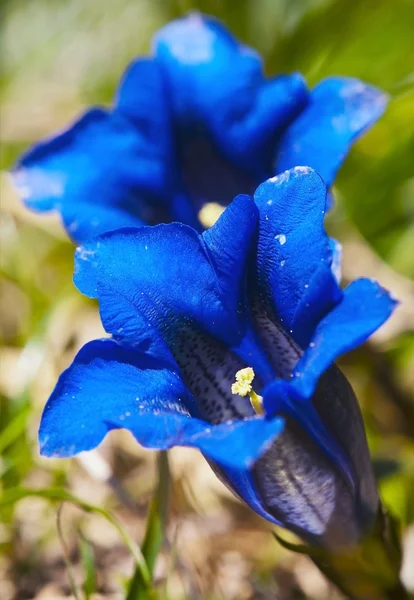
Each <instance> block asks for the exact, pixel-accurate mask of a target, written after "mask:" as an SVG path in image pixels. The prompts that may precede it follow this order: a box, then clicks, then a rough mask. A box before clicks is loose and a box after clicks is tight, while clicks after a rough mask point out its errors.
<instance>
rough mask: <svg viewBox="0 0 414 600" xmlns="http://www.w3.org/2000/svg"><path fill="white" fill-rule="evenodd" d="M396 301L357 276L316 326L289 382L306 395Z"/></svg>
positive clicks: (299, 392) (379, 325)
mask: <svg viewBox="0 0 414 600" xmlns="http://www.w3.org/2000/svg"><path fill="white" fill-rule="evenodd" d="M396 305H397V301H396V300H395V299H394V298H392V296H391V295H390V294H389V293H388V292H387V291H386V290H384V289H383V288H382V287H381V286H380V285H379V284H378V283H376V282H375V281H372V280H371V279H358V280H356V281H354V282H353V283H351V284H350V285H349V286H348V287H347V288H346V289H345V290H344V294H343V298H342V300H341V302H340V303H339V304H338V305H337V306H336V307H335V308H333V309H332V310H331V311H330V312H329V313H328V314H327V315H326V317H325V318H324V319H322V320H321V322H320V323H319V325H318V326H317V327H316V329H315V332H314V335H313V337H312V341H311V342H310V344H309V346H308V348H307V349H306V351H305V352H304V354H303V356H302V358H301V359H300V361H299V362H298V364H297V366H296V369H295V372H294V377H293V380H292V382H291V385H292V386H293V388H294V389H295V391H296V392H297V393H298V394H299V395H300V396H302V397H304V398H309V397H310V396H311V395H312V393H313V391H314V389H315V387H316V384H317V382H318V379H319V377H320V376H321V375H322V373H323V372H324V371H326V369H327V368H328V367H329V366H330V365H331V364H332V363H333V362H334V361H335V360H336V359H337V358H338V357H339V356H341V355H342V354H344V353H345V352H348V351H349V350H352V349H353V348H356V347H357V346H359V345H360V344H362V343H363V342H365V340H367V339H368V338H369V336H370V335H371V334H372V333H374V331H376V330H377V329H378V328H379V327H381V325H382V324H383V323H384V322H385V321H386V320H387V319H388V318H389V316H390V315H391V313H392V312H393V310H394V309H395V307H396Z"/></svg>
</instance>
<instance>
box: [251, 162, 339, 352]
mask: <svg viewBox="0 0 414 600" xmlns="http://www.w3.org/2000/svg"><path fill="white" fill-rule="evenodd" d="M325 195H326V188H325V185H324V183H323V181H322V180H321V178H320V177H319V175H318V174H317V173H316V172H315V171H313V170H312V169H309V168H307V167H297V168H295V169H292V170H290V171H286V173H283V174H282V175H279V176H278V177H274V178H272V179H269V180H268V181H266V182H265V183H263V184H262V185H260V186H259V188H258V189H257V191H256V194H255V201H256V203H257V206H258V207H259V214H260V231H259V239H258V249H257V272H256V279H257V281H256V284H251V286H252V285H257V286H258V288H259V291H260V293H261V294H262V295H263V296H264V297H265V298H266V299H267V302H268V303H269V304H270V305H271V308H272V309H273V310H274V311H275V313H276V316H277V317H279V319H280V321H281V323H282V325H283V327H284V329H285V331H287V332H289V333H290V334H291V336H292V337H293V339H294V340H295V341H296V342H297V343H298V344H299V345H300V346H302V347H305V346H306V345H307V343H308V341H309V339H310V337H311V335H312V332H313V330H314V328H315V327H316V325H317V323H318V322H319V321H320V319H321V318H322V317H323V315H324V314H326V312H328V310H330V309H331V308H332V307H333V306H335V304H336V303H337V302H338V301H339V300H340V298H341V294H342V292H341V290H340V288H339V287H338V284H337V281H336V278H335V276H334V274H333V272H332V247H331V240H330V239H329V238H328V236H327V235H326V232H325V229H324V213H325Z"/></svg>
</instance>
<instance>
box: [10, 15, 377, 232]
mask: <svg viewBox="0 0 414 600" xmlns="http://www.w3.org/2000/svg"><path fill="white" fill-rule="evenodd" d="M385 105H386V96H385V95H384V94H383V93H382V92H380V91H378V90H377V89H375V88H374V87H372V86H370V85H366V84H365V83H362V82H361V81H359V80H357V79H352V78H349V77H328V78H327V79H325V80H323V81H321V82H320V83H319V84H318V85H317V86H316V87H315V88H314V89H312V90H311V91H309V90H308V89H307V87H306V84H305V82H304V80H303V78H302V76H301V75H299V74H297V73H294V74H291V75H280V76H277V77H271V78H267V77H266V76H265V75H264V73H263V68H262V61H261V57H260V56H259V55H258V54H257V53H256V52H255V51H254V50H253V49H251V48H249V47H247V46H245V45H244V44H242V43H240V42H238V41H237V40H236V39H235V38H234V37H233V36H232V35H231V34H230V33H229V31H227V30H226V29H225V27H224V26H223V25H221V24H220V23H219V22H218V21H216V20H215V19H213V18H209V17H203V16H201V15H198V14H191V15H189V16H187V17H185V18H181V19H178V20H176V21H173V22H171V23H169V24H168V25H166V26H165V27H164V28H162V29H161V30H160V31H159V32H158V33H157V34H156V35H155V37H154V40H153V44H152V54H151V56H150V57H145V58H138V59H137V60H135V61H134V62H133V63H132V64H131V65H130V66H129V68H128V69H127V71H126V73H125V74H124V76H123V78H122V80H121V83H120V86H119V89H118V91H117V93H116V98H115V101H114V105H113V107H112V108H110V109H106V108H100V107H94V108H92V109H90V110H88V111H87V112H86V113H85V114H84V115H82V116H81V118H80V119H79V120H78V121H76V122H75V123H74V124H73V125H71V126H70V127H69V128H68V129H67V130H65V131H63V132H62V133H59V134H57V135H55V136H52V137H51V138H50V139H47V140H45V141H42V142H40V143H39V144H37V145H35V146H34V147H33V148H31V149H30V150H29V151H28V152H27V153H26V154H25V155H24V156H23V157H22V158H21V159H20V160H19V162H18V164H17V165H16V167H15V169H14V172H13V178H14V181H15V183H16V185H17V187H18V189H19V190H20V194H21V196H22V198H23V199H24V201H25V203H26V205H27V206H28V207H29V208H31V209H33V210H36V211H40V212H43V211H50V210H57V211H58V212H59V213H60V215H61V217H62V220H63V223H64V225H65V227H66V229H67V231H68V233H69V235H70V236H71V237H72V238H73V239H74V240H75V241H77V242H83V241H86V240H88V239H90V238H91V237H93V236H94V235H96V234H99V233H103V232H105V231H110V230H113V229H117V228H119V227H124V226H138V225H142V224H150V225H154V224H157V223H160V222H169V221H180V222H183V223H186V224H189V225H191V226H192V227H194V228H196V229H199V230H200V229H201V228H202V225H205V224H206V223H208V224H211V223H212V222H213V220H214V215H216V216H217V214H219V212H220V206H221V205H226V204H227V203H228V202H229V200H230V199H232V198H233V197H234V196H235V195H237V194H239V193H247V194H253V192H254V190H255V189H256V187H257V186H258V185H259V184H260V183H261V182H262V181H264V180H265V179H267V178H269V177H271V176H273V175H275V174H277V173H281V172H283V171H285V170H286V169H289V168H292V167H294V166H296V165H309V166H311V167H313V168H314V169H316V170H317V171H318V172H319V173H320V175H321V176H322V177H323V179H324V181H325V183H326V185H327V186H328V187H330V186H331V185H332V183H333V181H334V178H335V175H336V172H337V170H338V168H339V167H340V165H341V163H342V161H343V160H344V158H345V156H346V155H347V153H348V150H349V148H350V146H351V144H352V142H353V141H354V140H355V139H356V138H357V137H358V136H359V135H360V134H361V133H362V132H364V131H365V130H366V129H367V128H368V127H369V126H370V125H372V124H373V123H374V122H375V121H376V120H377V119H378V118H379V117H380V115H381V114H382V112H383V111H384V108H385ZM206 207H207V209H206ZM200 220H201V222H200Z"/></svg>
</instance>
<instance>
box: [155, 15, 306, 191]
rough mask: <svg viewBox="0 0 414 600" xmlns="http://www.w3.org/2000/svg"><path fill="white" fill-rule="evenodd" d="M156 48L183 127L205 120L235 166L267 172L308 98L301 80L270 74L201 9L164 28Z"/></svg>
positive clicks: (250, 51)
mask: <svg viewBox="0 0 414 600" xmlns="http://www.w3.org/2000/svg"><path fill="white" fill-rule="evenodd" d="M153 51H154V54H155V56H156V58H157V60H158V61H159V62H160V63H161V64H162V65H163V67H164V70H165V74H166V77H167V78H168V81H169V82H170V88H171V92H172V104H173V110H174V115H175V117H176V118H177V119H178V121H179V122H180V123H181V125H182V127H183V129H186V128H188V125H190V124H194V123H198V124H202V125H203V126H204V127H205V128H206V129H207V131H208V132H209V134H210V135H212V136H213V138H214V140H215V142H216V144H217V149H218V150H220V151H221V152H222V153H223V155H225V156H227V158H228V159H230V160H231V161H233V162H234V164H235V165H238V166H239V167H243V168H244V169H246V170H247V172H249V173H250V174H254V175H255V176H256V177H257V178H258V179H259V180H261V179H263V178H264V177H266V176H268V175H269V174H270V173H271V159H272V152H271V146H270V142H272V141H274V139H275V136H276V134H280V132H281V130H282V129H283V128H285V127H286V126H287V125H288V124H289V123H290V122H291V121H292V120H293V119H294V117H295V116H296V115H297V114H298V113H299V112H300V110H301V109H302V108H303V106H304V105H305V104H306V102H307V100H308V92H307V89H306V86H305V84H304V81H303V78H302V77H301V76H300V75H297V74H294V75H286V76H281V77H278V78H275V79H273V80H271V81H268V80H266V79H265V77H264V74H263V70H262V61H261V58H260V56H259V54H257V53H256V52H255V51H254V50H253V49H252V48H249V47H248V46H245V45H243V44H241V43H239V42H238V41H237V40H236V39H235V38H234V37H233V36H232V35H231V34H230V32H229V31H227V29H226V28H225V27H224V26H223V25H222V24H221V23H220V22H219V21H217V20H215V19H213V18H209V17H203V16H202V15H199V14H191V15H189V16H187V17H184V18H181V19H177V20H176V21H173V22H172V23H169V24H168V25H166V26H165V27H163V28H162V29H161V30H160V31H159V32H158V33H157V34H156V36H155V37H154V40H153ZM206 90H208V93H206ZM241 191H248V190H242V189H240V192H241Z"/></svg>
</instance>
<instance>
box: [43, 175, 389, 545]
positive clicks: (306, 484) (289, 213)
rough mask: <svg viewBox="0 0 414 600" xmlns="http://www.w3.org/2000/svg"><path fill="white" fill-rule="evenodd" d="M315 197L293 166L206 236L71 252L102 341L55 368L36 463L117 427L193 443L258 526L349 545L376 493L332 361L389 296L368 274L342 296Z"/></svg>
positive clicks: (108, 238)
mask: <svg viewBox="0 0 414 600" xmlns="http://www.w3.org/2000/svg"><path fill="white" fill-rule="evenodd" d="M325 202H326V188H325V184H324V183H323V181H322V179H321V178H320V177H319V176H318V174H317V173H316V172H315V171H313V170H312V169H309V168H303V167H302V168H295V169H293V170H290V171H287V172H285V173H283V174H282V175H280V176H278V177H274V178H272V179H270V180H268V181H266V182H265V183H263V184H262V185H261V186H260V187H259V188H258V190H257V192H256V194H255V200H253V199H252V198H251V197H249V196H247V195H240V196H238V197H237V198H236V199H235V200H234V201H233V202H232V203H231V204H230V205H229V206H228V208H227V209H226V210H225V211H224V213H223V214H222V216H221V217H220V218H219V220H218V221H217V222H216V224H215V225H214V226H213V227H212V228H210V229H208V230H206V231H205V232H204V233H203V234H199V233H197V232H196V231H195V230H194V229H192V228H191V227H189V226H187V225H183V224H178V223H173V224H167V225H158V226H155V227H141V228H125V229H122V230H119V231H114V232H107V233H105V234H103V235H101V236H99V237H97V238H96V239H94V240H92V241H89V242H88V243H86V244H85V245H84V246H82V247H80V248H79V249H78V250H77V256H76V268H75V283H76V285H77V286H78V288H79V289H80V291H81V292H83V293H84V294H86V295H87V296H89V297H91V298H98V299H99V304H100V312H101V319H102V323H103V325H104V327H105V329H106V331H107V332H108V333H110V334H111V337H110V338H108V339H101V340H95V341H93V342H90V343H89V344H87V345H86V346H84V347H83V348H82V349H81V350H80V352H79V354H78V355H77V356H76V358H75V360H74V362H73V364H72V365H71V366H70V367H69V369H68V370H67V371H65V372H64V373H63V374H62V375H61V377H60V379H59V381H58V383H57V386H56V388H55V390H54V391H53V393H52V395H51V397H50V399H49V401H48V403H47V405H46V408H45V410H44V413H43V417H42V422H41V426H40V434H39V435H40V446H41V452H42V454H43V455H46V456H60V457H67V456H72V455H74V454H76V453H78V452H81V451H84V450H90V449H91V448H94V447H96V446H97V445H98V444H99V443H100V442H101V441H102V439H103V438H104V436H105V435H106V433H107V432H108V431H110V430H112V429H117V428H125V429H128V430H130V431H131V432H132V434H133V435H134V436H135V438H136V439H137V440H138V442H139V443H140V444H142V445H143V446H145V447H148V448H158V449H167V448H171V447H172V446H174V445H182V446H191V447H195V448H199V449H200V450H201V451H202V452H203V454H204V455H205V456H206V457H207V459H208V460H209V461H210V463H211V464H212V466H213V468H214V470H215V471H216V472H217V474H218V475H219V477H220V478H221V479H222V480H223V481H224V482H225V483H226V485H227V486H228V487H229V488H230V489H231V490H233V491H234V492H235V494H236V495H237V496H238V497H240V498H242V499H243V500H244V501H245V502H246V503H247V504H248V505H249V506H250V507H251V508H253V509H254V510H255V511H256V512H257V513H258V514H259V515H261V516H262V517H264V518H265V519H268V520H269V521H271V522H273V523H279V524H282V525H284V526H285V527H288V528H290V529H291V530H292V531H295V532H296V533H298V534H299V535H301V536H302V537H303V538H304V539H306V540H309V541H312V542H315V543H319V544H322V545H323V546H326V547H335V546H338V545H342V544H347V543H351V542H353V541H355V540H356V539H357V538H358V537H359V536H360V535H361V533H362V531H363V530H364V529H366V528H367V527H369V525H370V523H371V522H372V520H373V519H374V517H375V514H376V511H377V506H378V498H377V492H376V488H375V483H374V479H373V475H372V470H371V464H370V459H369V453H368V449H367V445H366V439H365V433H364V427H363V423H362V419H361V415H360V412H359V408H358V404H357V401H356V399H355V397H354V394H353V392H352V389H351V387H350V385H349V383H348V382H347V380H346V379H345V377H344V375H342V373H341V372H340V371H339V369H338V368H337V367H336V366H335V365H334V364H333V362H334V360H335V359H336V358H337V357H338V356H339V355H341V354H342V353H344V352H346V351H348V350H350V349H352V348H354V347H355V346H357V345H359V344H361V343H362V342H364V340H365V339H367V338H368V337H369V336H370V335H371V334H372V332H373V331H375V330H376V329H377V328H378V327H380V326H381V324H382V323H383V322H384V321H385V320H386V319H387V318H388V317H389V315H390V314H391V312H392V310H393V308H394V306H395V301H394V300H393V299H392V298H391V297H390V296H389V294H388V293H387V292H386V291H385V290H383V289H382V288H381V287H380V286H379V285H378V284H377V283H375V282H373V281H371V280H367V279H359V280H357V281H354V282H353V283H351V284H350V285H349V286H348V287H347V288H346V289H345V290H342V289H341V288H340V287H339V285H338V281H337V277H336V275H335V273H334V270H333V265H334V263H335V262H336V258H337V257H336V256H335V255H336V254H337V247H336V245H335V244H333V242H332V240H330V239H329V238H328V237H327V235H326V233H325V231H324V226H323V221H324V215H323V213H324V210H325ZM253 375H254V380H253V382H252V377H253ZM235 379H238V383H237V384H235V385H234V382H235ZM250 384H251V385H250ZM249 386H250V387H251V386H252V387H253V388H254V390H251V393H250V394H247V395H244V396H243V394H242V392H243V391H246V390H247V391H249V390H250V387H249ZM233 392H238V393H240V394H242V395H236V394H235V393H233ZM249 395H251V396H252V401H250V399H249Z"/></svg>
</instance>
